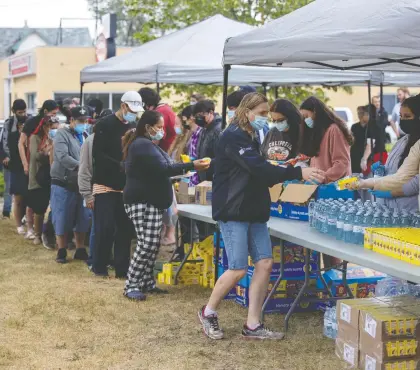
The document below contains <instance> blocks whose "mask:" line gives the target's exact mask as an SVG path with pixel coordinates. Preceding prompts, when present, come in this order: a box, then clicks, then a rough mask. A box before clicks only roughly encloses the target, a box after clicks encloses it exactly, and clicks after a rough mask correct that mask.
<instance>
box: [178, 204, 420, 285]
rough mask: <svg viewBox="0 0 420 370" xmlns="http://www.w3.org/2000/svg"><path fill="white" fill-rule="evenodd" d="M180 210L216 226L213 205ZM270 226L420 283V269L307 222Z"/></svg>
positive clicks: (278, 222) (287, 235)
mask: <svg viewBox="0 0 420 370" xmlns="http://www.w3.org/2000/svg"><path fill="white" fill-rule="evenodd" d="M177 207H178V212H179V215H180V216H185V217H188V218H192V219H194V220H197V221H203V222H207V223H212V224H214V223H215V221H214V220H213V219H212V214H211V206H200V205H195V204H178V206H177ZM268 227H269V230H270V234H271V235H272V236H274V237H276V238H280V239H283V240H286V241H289V242H292V243H296V244H297V245H302V246H304V247H305V248H309V249H312V250H315V251H317V252H321V253H325V254H328V255H330V256H333V257H337V258H341V259H343V260H345V261H348V262H351V263H355V264H358V265H361V266H365V267H368V268H371V269H373V270H377V271H380V272H384V273H386V274H389V275H391V276H394V277H397V278H400V279H404V280H409V281H412V282H415V283H417V284H420V267H419V266H415V265H411V264H409V263H406V262H403V261H399V260H396V259H393V258H390V257H387V256H384V255H382V254H379V253H375V252H373V251H370V250H368V249H365V248H363V247H362V246H358V245H354V244H346V243H344V242H342V241H338V240H335V239H334V238H332V237H330V236H328V235H324V234H321V233H320V232H318V231H316V230H313V229H311V228H310V227H309V225H308V223H307V222H302V221H293V220H285V219H281V218H275V217H271V218H270V221H269V222H268Z"/></svg>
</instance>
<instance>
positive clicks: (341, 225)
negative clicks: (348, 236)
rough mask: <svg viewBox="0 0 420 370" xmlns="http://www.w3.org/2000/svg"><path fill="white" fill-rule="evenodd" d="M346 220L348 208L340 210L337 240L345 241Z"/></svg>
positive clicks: (343, 207)
mask: <svg viewBox="0 0 420 370" xmlns="http://www.w3.org/2000/svg"><path fill="white" fill-rule="evenodd" d="M345 219H346V206H342V207H341V208H340V213H339V214H338V218H337V231H336V236H335V237H336V239H337V240H344V220H345Z"/></svg>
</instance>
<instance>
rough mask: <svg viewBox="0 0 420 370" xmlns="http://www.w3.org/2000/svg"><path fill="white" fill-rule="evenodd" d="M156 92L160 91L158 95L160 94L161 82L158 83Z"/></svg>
mask: <svg viewBox="0 0 420 370" xmlns="http://www.w3.org/2000/svg"><path fill="white" fill-rule="evenodd" d="M156 92H157V93H158V95H159V94H160V84H159V82H157V83H156Z"/></svg>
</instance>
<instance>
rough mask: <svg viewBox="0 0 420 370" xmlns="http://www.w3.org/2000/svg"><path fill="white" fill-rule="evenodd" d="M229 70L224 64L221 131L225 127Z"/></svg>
mask: <svg viewBox="0 0 420 370" xmlns="http://www.w3.org/2000/svg"><path fill="white" fill-rule="evenodd" d="M229 69H230V65H229V64H226V65H224V66H223V102H222V106H223V108H222V129H224V128H225V127H226V113H227V93H228V82H229Z"/></svg>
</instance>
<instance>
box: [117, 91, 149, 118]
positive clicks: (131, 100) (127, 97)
mask: <svg viewBox="0 0 420 370" xmlns="http://www.w3.org/2000/svg"><path fill="white" fill-rule="evenodd" d="M121 102H123V103H125V104H127V105H128V107H129V108H130V110H131V111H132V112H133V113H138V112H143V111H144V109H143V100H141V96H140V94H139V93H138V92H137V91H127V92H126V93H125V94H124V95H123V96H122V98H121Z"/></svg>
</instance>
